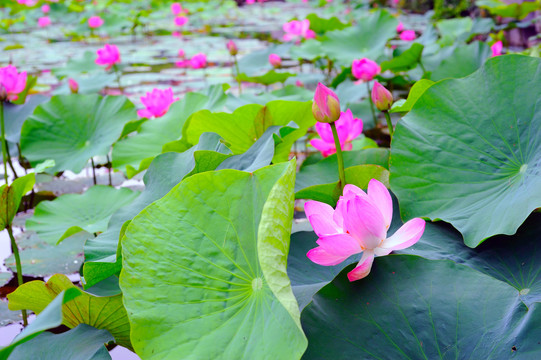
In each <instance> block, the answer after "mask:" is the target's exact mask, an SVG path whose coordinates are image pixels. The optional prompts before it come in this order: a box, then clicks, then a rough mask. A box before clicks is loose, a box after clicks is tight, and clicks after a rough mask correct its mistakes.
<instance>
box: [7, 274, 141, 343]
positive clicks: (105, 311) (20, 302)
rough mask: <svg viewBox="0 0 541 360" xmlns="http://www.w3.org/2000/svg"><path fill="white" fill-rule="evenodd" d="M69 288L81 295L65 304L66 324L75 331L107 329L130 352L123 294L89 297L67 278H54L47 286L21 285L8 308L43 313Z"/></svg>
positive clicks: (12, 296) (36, 281)
mask: <svg viewBox="0 0 541 360" xmlns="http://www.w3.org/2000/svg"><path fill="white" fill-rule="evenodd" d="M70 289H75V290H76V291H78V292H79V293H80V296H78V297H77V298H75V299H74V300H73V301H70V302H68V303H65V304H64V305H63V307H62V324H63V325H66V326H67V327H69V328H74V327H76V326H77V325H79V324H87V325H90V326H93V327H95V328H97V329H106V330H108V331H109V332H110V333H111V335H113V337H114V338H115V342H116V343H117V344H119V345H122V346H125V347H127V348H130V349H131V343H130V323H129V322H128V317H127V316H126V309H124V305H123V304H122V295H115V296H103V297H98V296H94V295H91V294H88V293H86V292H84V291H82V290H80V289H79V288H77V287H76V286H75V285H73V284H72V282H71V281H70V279H68V277H67V276H65V275H61V274H56V275H53V276H52V277H51V278H50V279H49V281H47V283H45V282H43V281H39V280H35V281H30V282H27V283H25V284H23V285H22V286H19V287H18V288H17V290H15V291H14V292H12V293H11V294H9V295H8V300H9V309H10V310H22V309H27V310H32V311H33V312H35V313H36V314H40V313H41V312H42V311H43V312H44V311H45V310H46V308H47V306H48V305H49V304H50V303H51V301H53V300H54V299H55V298H56V296H57V295H58V294H60V293H62V292H63V291H69V290H70ZM38 317H39V316H38Z"/></svg>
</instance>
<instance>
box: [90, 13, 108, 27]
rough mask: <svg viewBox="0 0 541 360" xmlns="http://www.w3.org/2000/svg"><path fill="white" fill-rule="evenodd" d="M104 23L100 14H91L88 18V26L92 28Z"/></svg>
mask: <svg viewBox="0 0 541 360" xmlns="http://www.w3.org/2000/svg"><path fill="white" fill-rule="evenodd" d="M103 23H104V21H103V19H102V18H101V17H99V16H91V17H90V18H88V27H89V28H91V29H96V28H99V27H100V26H102V25H103Z"/></svg>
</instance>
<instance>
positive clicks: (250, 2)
mask: <svg viewBox="0 0 541 360" xmlns="http://www.w3.org/2000/svg"><path fill="white" fill-rule="evenodd" d="M246 4H248V5H251V4H255V0H246Z"/></svg>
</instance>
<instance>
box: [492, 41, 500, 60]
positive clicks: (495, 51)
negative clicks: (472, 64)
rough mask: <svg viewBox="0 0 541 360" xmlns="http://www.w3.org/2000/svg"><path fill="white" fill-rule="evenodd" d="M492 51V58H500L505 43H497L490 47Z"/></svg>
mask: <svg viewBox="0 0 541 360" xmlns="http://www.w3.org/2000/svg"><path fill="white" fill-rule="evenodd" d="M490 50H492V56H493V57H494V56H500V55H501V54H502V50H503V43H502V41H501V40H498V41H496V42H495V43H494V44H492V46H491V47H490Z"/></svg>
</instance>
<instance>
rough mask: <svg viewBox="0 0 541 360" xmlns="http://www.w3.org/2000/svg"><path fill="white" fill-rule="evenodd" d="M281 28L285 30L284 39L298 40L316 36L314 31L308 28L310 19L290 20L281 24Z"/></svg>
mask: <svg viewBox="0 0 541 360" xmlns="http://www.w3.org/2000/svg"><path fill="white" fill-rule="evenodd" d="M282 29H283V30H284V32H285V34H284V37H283V39H284V41H291V40H296V41H300V39H301V38H305V39H314V38H315V37H316V33H315V32H314V31H313V30H310V20H308V19H304V20H302V21H299V20H292V21H290V22H287V23H285V24H284V25H282Z"/></svg>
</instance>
